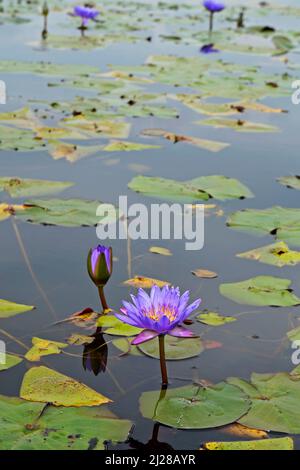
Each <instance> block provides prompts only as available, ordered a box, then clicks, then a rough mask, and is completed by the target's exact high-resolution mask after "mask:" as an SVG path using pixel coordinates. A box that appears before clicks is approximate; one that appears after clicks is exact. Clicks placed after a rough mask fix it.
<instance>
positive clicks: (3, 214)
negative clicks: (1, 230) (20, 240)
mask: <svg viewBox="0 0 300 470" xmlns="http://www.w3.org/2000/svg"><path fill="white" fill-rule="evenodd" d="M9 209H10V206H9V205H8V204H4V203H0V221H1V220H6V219H8V218H9V217H10V216H11V211H10V210H9Z"/></svg>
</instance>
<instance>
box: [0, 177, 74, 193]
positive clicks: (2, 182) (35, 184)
mask: <svg viewBox="0 0 300 470" xmlns="http://www.w3.org/2000/svg"><path fill="white" fill-rule="evenodd" d="M71 186H73V183H69V182H64V181H48V180H34V179H26V178H23V179H20V178H16V177H14V178H9V177H2V178H0V190H2V191H6V192H7V193H8V194H9V195H10V196H11V197H25V196H39V195H41V194H52V193H58V192H60V191H63V190H64V189H67V188H69V187H71Z"/></svg>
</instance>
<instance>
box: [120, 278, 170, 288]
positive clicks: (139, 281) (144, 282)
mask: <svg viewBox="0 0 300 470" xmlns="http://www.w3.org/2000/svg"><path fill="white" fill-rule="evenodd" d="M123 284H125V285H126V286H131V287H136V288H139V287H141V288H143V289H151V287H153V286H158V287H163V286H168V285H170V282H168V281H161V280H160V279H154V278H152V277H145V276H135V277H133V278H132V279H127V281H124V282H123Z"/></svg>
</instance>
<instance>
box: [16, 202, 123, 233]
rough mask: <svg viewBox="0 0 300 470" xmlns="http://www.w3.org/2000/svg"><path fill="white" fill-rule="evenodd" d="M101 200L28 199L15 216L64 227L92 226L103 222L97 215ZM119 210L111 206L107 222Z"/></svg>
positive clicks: (114, 216) (110, 220)
mask: <svg viewBox="0 0 300 470" xmlns="http://www.w3.org/2000/svg"><path fill="white" fill-rule="evenodd" d="M100 204H102V203H101V202H99V201H87V200H83V199H47V200H46V199H35V200H31V201H26V202H25V204H24V209H16V210H15V211H14V214H15V216H16V217H17V218H18V219H20V220H24V221H27V222H31V223H34V224H42V225H59V226H63V227H90V226H95V225H97V224H98V223H101V219H102V218H103V217H99V216H97V215H96V211H97V208H98V207H99V205H100ZM116 217H118V211H117V210H115V209H113V207H111V210H110V213H109V214H108V215H107V218H106V219H105V223H108V222H115V221H116Z"/></svg>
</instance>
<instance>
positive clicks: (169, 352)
mask: <svg viewBox="0 0 300 470" xmlns="http://www.w3.org/2000/svg"><path fill="white" fill-rule="evenodd" d="M138 349H139V350H140V351H142V352H143V353H144V354H146V356H150V357H154V358H155V359H159V343H158V339H157V338H154V339H152V340H150V341H147V342H146V343H142V344H140V345H138ZM202 351H204V345H203V343H202V341H201V339H200V338H175V337H174V336H170V335H167V336H165V353H166V359H167V360H168V361H177V360H179V359H189V358H190V357H196V356H198V355H199V354H200V353H202Z"/></svg>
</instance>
